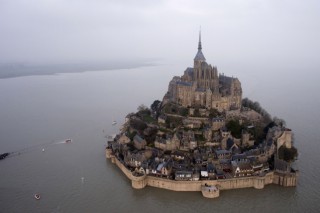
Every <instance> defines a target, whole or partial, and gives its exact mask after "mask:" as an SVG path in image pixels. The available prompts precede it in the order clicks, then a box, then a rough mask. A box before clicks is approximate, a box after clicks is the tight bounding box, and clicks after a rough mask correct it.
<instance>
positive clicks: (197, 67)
mask: <svg viewBox="0 0 320 213" xmlns="http://www.w3.org/2000/svg"><path fill="white" fill-rule="evenodd" d="M193 61H194V65H193V68H194V73H193V78H194V80H195V81H198V79H200V78H201V77H202V75H201V74H202V73H201V63H202V62H205V61H206V58H205V57H204V55H203V53H202V45H201V31H200V32H199V43H198V52H197V54H196V57H194V59H193Z"/></svg>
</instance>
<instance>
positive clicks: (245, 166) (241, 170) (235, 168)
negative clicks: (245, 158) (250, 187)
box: [231, 161, 254, 177]
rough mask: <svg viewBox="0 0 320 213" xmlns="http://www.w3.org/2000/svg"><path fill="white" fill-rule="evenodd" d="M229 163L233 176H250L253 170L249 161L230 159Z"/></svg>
mask: <svg viewBox="0 0 320 213" xmlns="http://www.w3.org/2000/svg"><path fill="white" fill-rule="evenodd" d="M231 164H232V174H233V177H246V176H251V175H252V174H253V172H254V171H253V168H252V166H251V164H250V163H249V162H236V161H232V162H231Z"/></svg>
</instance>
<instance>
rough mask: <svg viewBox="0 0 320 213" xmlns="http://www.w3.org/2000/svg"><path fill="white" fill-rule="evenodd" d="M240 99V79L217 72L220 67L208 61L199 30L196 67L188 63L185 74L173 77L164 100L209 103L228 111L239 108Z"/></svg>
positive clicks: (208, 104)
mask: <svg viewBox="0 0 320 213" xmlns="http://www.w3.org/2000/svg"><path fill="white" fill-rule="evenodd" d="M241 99H242V88H241V83H240V81H239V80H238V79H237V78H234V77H228V76H225V75H224V74H218V70H217V67H214V66H211V65H210V64H207V62H206V59H205V57H204V55H203V53H202V45H201V32H200V34H199V44H198V52H197V54H196V56H195V58H194V65H193V67H188V68H187V69H186V70H185V71H184V74H183V76H181V77H178V76H175V77H173V79H172V80H171V81H170V83H169V88H168V92H167V94H166V95H165V97H164V99H163V101H164V103H167V102H170V101H172V102H175V103H178V104H180V105H182V106H185V107H193V106H195V107H206V108H208V109H211V108H214V109H217V110H219V111H225V110H230V109H239V108H240V107H241Z"/></svg>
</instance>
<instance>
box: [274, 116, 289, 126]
mask: <svg viewBox="0 0 320 213" xmlns="http://www.w3.org/2000/svg"><path fill="white" fill-rule="evenodd" d="M273 122H274V123H275V124H276V125H277V126H280V127H285V126H286V122H285V120H283V119H281V118H278V117H274V118H273Z"/></svg>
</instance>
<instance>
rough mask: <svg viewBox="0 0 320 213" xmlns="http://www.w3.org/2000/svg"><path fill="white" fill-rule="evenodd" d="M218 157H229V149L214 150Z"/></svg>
mask: <svg viewBox="0 0 320 213" xmlns="http://www.w3.org/2000/svg"><path fill="white" fill-rule="evenodd" d="M214 152H215V154H216V156H217V158H218V159H230V158H231V154H232V153H231V151H229V150H225V149H220V150H215V151H214Z"/></svg>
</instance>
